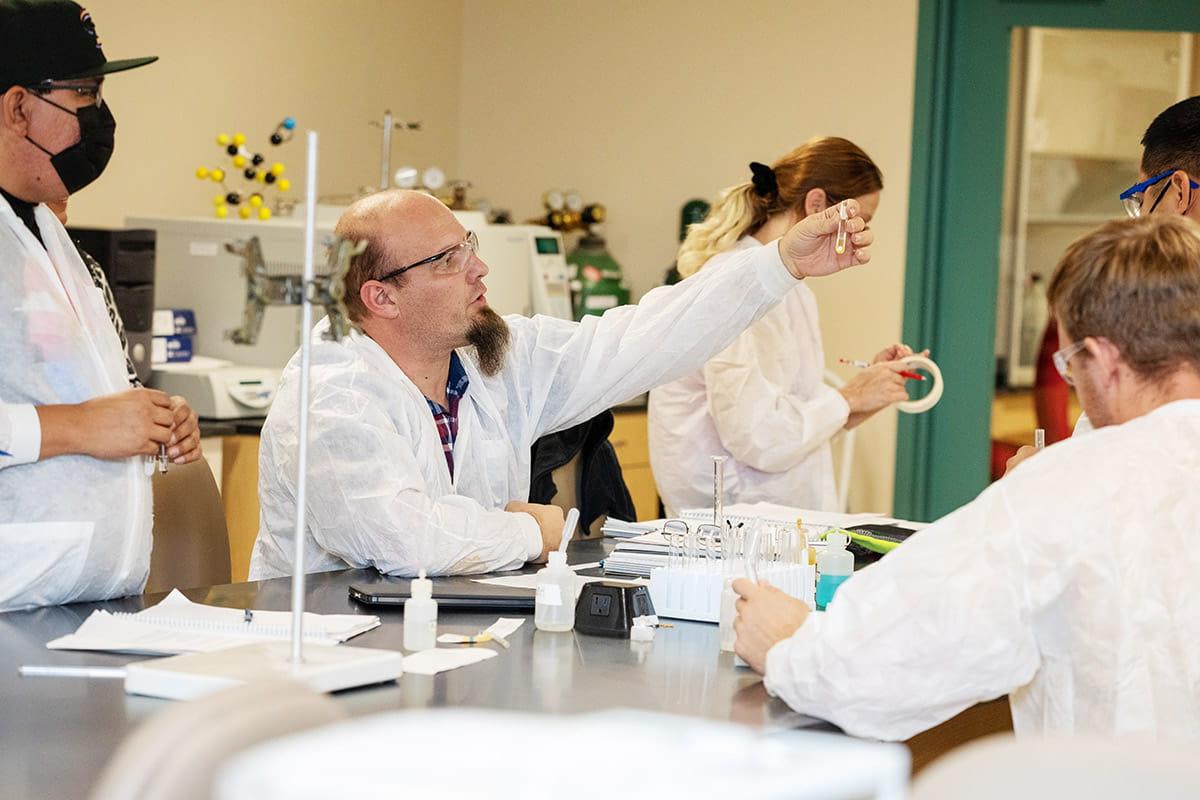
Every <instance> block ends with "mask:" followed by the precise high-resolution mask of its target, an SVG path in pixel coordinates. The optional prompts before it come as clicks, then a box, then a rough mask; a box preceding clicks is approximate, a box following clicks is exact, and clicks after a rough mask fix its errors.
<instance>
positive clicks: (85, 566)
mask: <svg viewBox="0 0 1200 800" xmlns="http://www.w3.org/2000/svg"><path fill="white" fill-rule="evenodd" d="M154 60H155V59H154V58H153V57H149V58H140V59H129V60H126V61H107V60H106V59H105V57H104V53H103V51H102V50H101V49H100V43H99V40H98V39H97V37H96V29H95V27H94V26H93V24H92V20H91V16H90V15H89V14H87V12H85V11H84V10H83V9H81V8H80V7H79V6H78V5H76V4H75V3H72V2H66V0H44V1H42V2H30V0H0V611H3V610H7V609H10V608H21V607H27V606H38V605H50V604H56V603H68V602H72V601H76V600H80V601H82V600H103V599H107V598H110V597H118V596H123V595H128V594H135V593H137V592H140V591H141V590H142V587H143V586H144V585H145V583H146V576H147V574H148V572H149V565H150V548H151V538H150V536H151V516H150V515H151V498H150V491H151V490H150V479H149V477H148V473H147V472H146V468H145V464H146V462H145V459H144V458H143V456H152V455H154V454H157V453H158V452H159V447H160V445H165V446H166V447H168V448H169V450H168V454H169V457H170V458H171V459H173V460H174V461H175V462H176V463H185V462H188V461H194V460H196V459H197V458H199V452H200V451H199V433H198V430H197V424H196V415H195V414H194V413H193V412H192V410H191V408H189V407H188V405H187V403H186V402H185V401H184V400H183V398H181V397H175V398H172V397H168V396H167V395H165V394H163V393H162V392H158V391H153V390H150V389H140V388H138V389H134V388H131V387H130V382H129V375H128V373H127V371H126V357H125V356H126V354H125V352H124V347H123V346H122V344H121V340H120V338H119V336H118V333H117V323H118V322H119V317H118V316H117V310H116V308H115V306H114V305H113V304H112V298H111V293H105V292H104V291H103V290H102V288H101V286H99V285H97V281H98V280H102V278H96V277H93V275H92V274H91V273H90V272H89V270H88V269H87V267H86V266H85V265H84V263H83V261H82V260H81V259H80V256H79V253H78V252H76V249H75V246H74V245H73V244H72V243H71V240H70V239H69V238H68V236H67V232H66V230H65V229H64V228H63V226H62V223H61V222H59V220H58V219H57V218H56V217H55V215H54V213H52V211H51V209H50V208H49V207H47V205H46V204H47V203H54V204H58V205H60V206H62V205H65V203H66V199H67V197H68V196H69V195H70V194H72V193H74V192H76V191H78V190H80V189H82V188H83V187H84V186H86V185H88V184H89V183H91V182H92V181H93V180H95V179H96V178H97V177H99V175H100V173H101V172H102V171H103V170H104V168H105V166H106V165H107V163H108V159H109V157H110V156H111V155H112V149H113V131H114V129H115V126H116V123H115V122H114V120H113V116H112V112H111V111H110V110H109V108H108V106H107V104H106V103H105V102H104V98H103V82H104V76H105V75H106V74H108V73H112V72H119V71H122V70H127V69H131V68H133V67H139V66H142V65H144V64H148V63H150V62H151V61H154ZM104 288H106V284H105V287H104Z"/></svg>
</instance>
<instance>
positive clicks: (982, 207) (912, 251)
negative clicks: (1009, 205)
mask: <svg viewBox="0 0 1200 800" xmlns="http://www.w3.org/2000/svg"><path fill="white" fill-rule="evenodd" d="M1025 26H1041V27H1057V28H1107V29H1117V30H1163V31H1200V2H1198V0H1074V1H1072V0H920V10H919V16H918V25H917V74H916V90H915V94H914V109H913V111H914V113H913V149H912V183H911V188H910V191H909V204H908V208H909V212H908V253H907V260H906V263H907V267H906V271H905V292H904V341H906V342H909V343H911V344H912V345H914V346H917V347H922V348H924V347H928V348H930V349H931V350H932V351H933V357H934V358H935V359H937V362H938V365H939V366H940V367H941V369H942V372H943V373H944V374H945V375H946V378H947V383H946V392H945V395H944V397H943V398H942V401H941V403H940V404H939V405H938V406H937V408H935V409H934V410H933V411H931V412H929V413H927V414H921V415H912V416H907V415H901V419H900V425H899V433H898V441H897V449H896V483H895V494H894V507H895V513H896V515H897V516H900V517H904V518H906V519H917V520H931V519H935V518H937V517H939V516H942V515H943V514H946V513H948V512H949V511H951V510H953V509H955V508H957V507H959V506H961V505H962V504H964V503H966V502H968V501H969V500H971V499H972V498H974V497H975V496H976V495H977V494H978V493H979V492H980V491H981V490H982V489H983V488H984V487H985V486H986V485H987V483H988V464H989V453H990V446H991V443H990V435H989V429H990V418H991V405H992V395H993V387H994V372H995V368H994V360H995V351H994V344H995V343H994V335H995V327H996V290H997V284H998V282H999V242H1000V227H1001V196H1002V193H1003V188H1004V159H1005V149H1004V148H1005V120H1006V114H1007V104H1008V103H1007V98H1008V76H1009V49H1010V42H1011V38H1012V36H1011V34H1012V30H1013V28H1016V27H1025ZM1146 122H1147V124H1149V122H1150V120H1146ZM1130 177H1131V179H1132V177H1133V176H1130Z"/></svg>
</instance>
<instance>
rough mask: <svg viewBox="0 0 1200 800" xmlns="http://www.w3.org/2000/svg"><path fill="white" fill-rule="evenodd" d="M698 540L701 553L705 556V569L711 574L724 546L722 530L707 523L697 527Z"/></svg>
mask: <svg viewBox="0 0 1200 800" xmlns="http://www.w3.org/2000/svg"><path fill="white" fill-rule="evenodd" d="M696 538H697V539H698V540H699V542H700V547H701V552H702V554H703V556H704V569H705V571H706V572H710V571H712V569H713V567H714V566H716V563H717V561H718V560H719V559H720V554H721V550H720V548H721V546H722V544H723V542H722V539H721V529H720V528H718V527H717V526H716V525H711V524H709V523H707V522H706V523H704V524H703V525H698V526H697V527H696Z"/></svg>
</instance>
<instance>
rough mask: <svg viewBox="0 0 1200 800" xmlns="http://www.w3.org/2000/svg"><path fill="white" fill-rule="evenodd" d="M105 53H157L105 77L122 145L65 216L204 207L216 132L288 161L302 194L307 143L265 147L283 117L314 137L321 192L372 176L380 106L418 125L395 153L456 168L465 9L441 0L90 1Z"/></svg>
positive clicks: (108, 220) (115, 221) (82, 218)
mask: <svg viewBox="0 0 1200 800" xmlns="http://www.w3.org/2000/svg"><path fill="white" fill-rule="evenodd" d="M85 5H86V6H87V8H88V9H89V10H90V11H91V12H92V14H93V15H94V17H95V20H96V27H97V29H98V31H99V33H100V38H101V40H102V42H103V44H104V50H105V54H106V55H107V56H108V57H109V58H110V59H113V58H124V57H128V56H134V55H158V56H160V60H159V61H158V63H156V64H153V65H151V66H148V67H145V68H143V69H140V70H137V71H134V72H129V73H125V74H118V75H114V76H112V77H111V78H110V79H109V80H108V82H107V83H106V85H105V89H104V93H105V97H106V98H107V99H108V100H109V101H110V102H111V103H112V107H113V111H114V113H115V115H116V117H117V124H118V127H117V150H116V154H115V155H114V156H113V161H112V164H111V165H110V166H109V169H108V172H106V173H105V175H104V177H103V179H102V180H100V181H99V182H97V183H96V185H95V186H93V187H90V188H88V189H86V190H84V191H83V192H82V193H80V194H79V195H78V196H77V197H76V198H75V199H74V200H73V201H72V209H71V221H72V223H77V224H96V225H119V224H121V223H122V222H123V221H124V219H125V217H126V216H128V215H133V214H172V215H175V214H205V215H207V214H208V213H210V209H211V198H212V195H214V194H216V193H218V192H219V189H217V187H216V185H215V184H213V183H201V182H200V181H198V180H196V178H195V177H194V176H193V172H194V171H195V169H196V167H197V166H200V165H202V164H204V165H209V166H216V165H217V164H218V163H219V162H220V161H221V160H222V158H221V157H222V156H223V154H222V153H221V152H220V148H218V147H217V146H216V144H215V142H214V137H215V136H216V134H217V133H219V132H221V131H225V132H228V133H232V132H234V131H235V130H240V131H243V132H244V133H245V134H246V135H247V137H248V142H247V144H248V145H249V146H251V147H257V148H260V149H261V148H265V149H266V150H267V151H269V152H268V153H267V155H268V157H271V158H272V160H276V158H277V160H281V161H283V162H284V163H285V164H286V165H287V166H288V169H289V173H290V174H291V175H292V177H293V178H294V179H296V180H295V184H296V185H295V186H294V187H293V190H292V191H293V192H296V193H301V192H302V191H303V185H304V182H303V173H304V145H303V140H302V137H297V138H296V139H295V140H293V141H292V143H291V144H290V145H284V146H282V147H280V148H271V147H270V146H269V144H268V142H267V139H268V137H269V136H270V133H271V131H272V130H274V128H275V125H276V124H277V123H278V122H279V120H280V119H282V118H283V117H284V116H286V115H291V116H293V117H295V118H296V119H297V121H298V122H299V125H300V127H301V128H312V129H315V130H318V131H320V134H321V144H322V147H321V161H320V165H319V176H318V177H319V185H320V190H321V192H322V193H333V192H349V191H352V190H353V189H354V188H355V187H357V186H359V185H362V184H376V183H378V180H379V149H380V144H379V143H380V131H379V129H377V128H371V127H369V126H368V124H367V123H368V120H370V119H379V118H381V117H382V115H383V110H384V109H385V108H390V109H391V110H392V111H393V112H395V114H397V115H398V116H400V117H401V118H406V117H408V118H417V119H421V120H422V121H423V122H424V123H425V129H424V130H423V131H421V132H419V133H413V134H402V136H404V137H405V138H404V139H403V140H398V141H395V142H394V145H393V153H394V154H395V156H396V158H400V156H401V154H405V155H412V157H413V160H415V161H417V162H419V163H421V164H429V163H438V164H441V165H443V166H444V167H445V168H446V169H447V171H448V172H450V173H453V172H454V171H455V166H456V163H455V162H456V156H457V149H458V142H457V138H456V134H457V130H458V84H459V64H460V59H459V41H460V39H461V29H462V4H461V3H460V2H442V1H441V0H403V2H398V1H397V0H337V1H336V2H335V1H334V0H256V1H255V2H244V1H241V0H203V1H201V0H88V2H86V4H85Z"/></svg>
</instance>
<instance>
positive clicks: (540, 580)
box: [533, 508, 579, 631]
mask: <svg viewBox="0 0 1200 800" xmlns="http://www.w3.org/2000/svg"><path fill="white" fill-rule="evenodd" d="M578 524H579V509H577V508H572V509H571V510H570V511H569V512H567V521H566V524H565V525H563V534H562V542H561V543H560V544H559V546H558V549H557V550H551V551H550V554H549V558H548V562H549V563H547V565H546V566H545V568H544V569H541V570H539V571H538V574H537V597H536V599H535V600H534V605H533V624H534V626H535V627H536V628H537V629H538V630H539V631H569V630H571V629H573V628H574V627H575V593H576V590H577V589H578V586H579V583H578V578H576V576H575V570H573V569H571V568H570V567H568V566H567V542H569V541H571V537H572V536H574V535H575V526H576V525H578Z"/></svg>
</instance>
